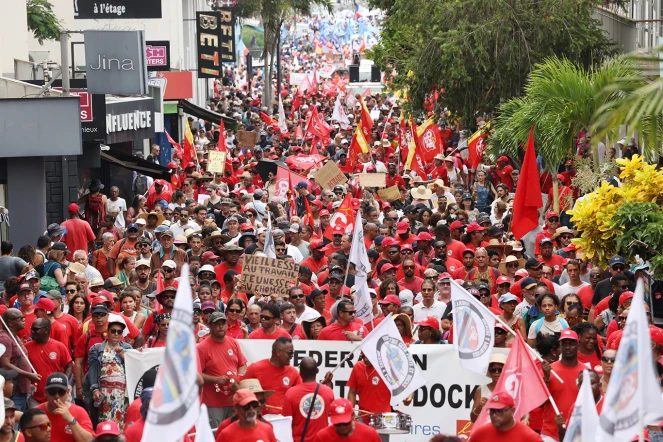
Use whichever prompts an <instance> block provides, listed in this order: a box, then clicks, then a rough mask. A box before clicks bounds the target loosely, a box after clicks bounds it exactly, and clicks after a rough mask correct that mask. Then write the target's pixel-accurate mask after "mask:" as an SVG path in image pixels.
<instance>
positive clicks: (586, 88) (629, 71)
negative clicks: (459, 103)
mask: <svg viewBox="0 0 663 442" xmlns="http://www.w3.org/2000/svg"><path fill="white" fill-rule="evenodd" d="M636 76H637V68H636V65H635V63H634V62H633V61H632V60H629V59H626V58H623V57H622V58H616V59H613V60H610V61H608V62H606V63H604V64H603V65H601V66H600V67H599V68H596V69H589V70H586V69H583V68H582V67H579V66H577V65H575V64H573V63H572V62H570V61H568V60H566V59H559V58H547V59H546V60H544V61H543V62H542V63H540V64H537V65H535V67H534V69H533V70H532V73H531V74H530V76H529V78H528V80H527V84H526V86H525V93H524V94H523V96H522V97H516V98H512V99H511V100H509V101H507V102H505V103H504V104H502V105H501V106H500V107H499V110H498V116H497V118H496V119H495V131H494V132H493V134H492V136H491V138H490V144H491V146H492V150H493V151H496V152H497V153H499V154H506V155H509V156H511V157H512V158H517V157H518V149H519V147H520V146H521V145H522V143H525V142H526V141H527V137H528V135H529V130H530V128H531V127H532V126H534V136H535V140H534V142H535V146H536V152H537V154H539V155H541V157H542V158H543V160H544V161H545V169H546V171H547V172H549V173H550V174H551V176H552V177H553V193H554V196H555V199H554V209H555V211H559V195H558V181H557V178H556V176H557V168H558V166H559V165H560V164H561V163H562V162H563V161H564V160H565V159H566V158H571V157H573V156H574V154H575V150H574V149H575V140H576V137H577V136H578V133H579V132H580V131H581V130H589V132H590V133H593V128H594V127H595V118H596V117H595V116H596V114H597V109H599V108H600V107H601V106H604V105H605V104H606V103H610V102H612V101H615V100H618V99H620V94H619V93H617V92H614V91H610V90H609V89H608V88H607V86H608V85H609V84H611V83H612V82H613V81H614V80H615V79H617V78H623V77H631V78H635V77H636ZM592 143H593V147H594V149H596V147H597V145H596V143H597V139H596V137H592ZM594 158H598V152H596V151H595V152H594Z"/></svg>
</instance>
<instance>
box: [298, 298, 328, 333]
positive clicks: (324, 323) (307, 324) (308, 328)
mask: <svg viewBox="0 0 663 442" xmlns="http://www.w3.org/2000/svg"><path fill="white" fill-rule="evenodd" d="M320 294H322V292H320V293H317V294H316V296H317V295H320ZM314 322H319V323H321V324H322V327H327V320H326V319H325V317H324V316H322V315H320V316H318V317H317V318H314V319H307V320H304V321H302V330H304V334H305V335H306V337H307V338H308V339H311V326H312V325H313V323H314Z"/></svg>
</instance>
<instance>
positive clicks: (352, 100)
mask: <svg viewBox="0 0 663 442" xmlns="http://www.w3.org/2000/svg"><path fill="white" fill-rule="evenodd" d="M345 104H346V105H347V106H348V108H349V109H354V108H355V104H357V98H356V97H355V95H354V94H353V93H352V89H350V88H347V90H346V96H345Z"/></svg>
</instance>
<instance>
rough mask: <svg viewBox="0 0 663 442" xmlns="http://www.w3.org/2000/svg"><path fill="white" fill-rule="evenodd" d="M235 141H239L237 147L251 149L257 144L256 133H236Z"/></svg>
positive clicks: (243, 131)
mask: <svg viewBox="0 0 663 442" xmlns="http://www.w3.org/2000/svg"><path fill="white" fill-rule="evenodd" d="M237 141H239V147H251V148H253V146H255V145H256V143H257V142H258V132H248V131H245V130H240V131H237Z"/></svg>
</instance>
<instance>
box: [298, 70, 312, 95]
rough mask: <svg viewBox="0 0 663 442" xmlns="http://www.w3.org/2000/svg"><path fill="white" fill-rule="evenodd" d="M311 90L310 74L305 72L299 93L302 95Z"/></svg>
mask: <svg viewBox="0 0 663 442" xmlns="http://www.w3.org/2000/svg"><path fill="white" fill-rule="evenodd" d="M310 90H311V82H310V81H309V79H308V75H306V74H304V78H303V79H302V82H301V83H299V87H297V94H301V95H302V96H303V95H304V94H306V93H308V92H310Z"/></svg>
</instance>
